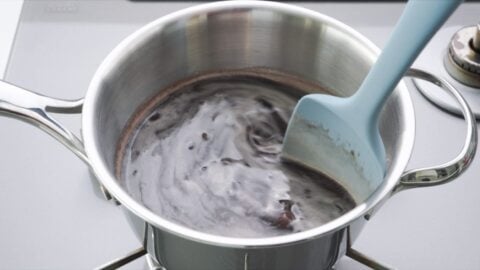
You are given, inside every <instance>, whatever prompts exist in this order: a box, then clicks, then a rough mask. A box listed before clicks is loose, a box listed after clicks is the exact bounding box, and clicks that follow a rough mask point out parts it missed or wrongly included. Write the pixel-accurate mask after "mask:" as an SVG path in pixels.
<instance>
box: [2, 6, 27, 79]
mask: <svg viewBox="0 0 480 270" xmlns="http://www.w3.org/2000/svg"><path fill="white" fill-rule="evenodd" d="M22 5H23V0H2V1H0V79H3V77H4V75H5V69H6V67H7V63H8V58H9V56H10V50H11V48H12V45H13V39H14V37H15V32H16V30H17V24H18V19H19V18H20V13H21V10H22Z"/></svg>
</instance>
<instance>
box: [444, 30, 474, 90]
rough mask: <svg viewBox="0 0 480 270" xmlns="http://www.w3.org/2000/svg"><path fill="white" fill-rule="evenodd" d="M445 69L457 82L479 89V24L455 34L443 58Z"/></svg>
mask: <svg viewBox="0 0 480 270" xmlns="http://www.w3.org/2000/svg"><path fill="white" fill-rule="evenodd" d="M445 68H446V69H447V71H448V73H449V74H450V75H451V76H452V77H453V78H455V79H456V80H457V81H459V82H461V83H463V84H466V85H469V86H472V87H475V88H480V24H477V25H474V26H468V27H465V28H462V29H460V30H459V31H458V32H456V33H455V35H454V36H453V38H452V39H451V40H450V44H449V47H448V53H447V55H446V57H445Z"/></svg>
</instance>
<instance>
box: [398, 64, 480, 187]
mask: <svg viewBox="0 0 480 270" xmlns="http://www.w3.org/2000/svg"><path fill="white" fill-rule="evenodd" d="M405 75H406V76H409V77H414V78H417V79H421V80H425V81H428V82H431V83H433V84H435V85H437V86H439V87H441V88H442V89H443V90H444V91H446V92H447V93H449V94H450V95H451V96H452V97H453V98H455V100H456V101H457V102H458V104H459V105H460V108H461V110H462V113H463V117H464V119H465V122H466V123H467V135H466V138H465V144H464V146H463V148H462V150H461V151H460V153H459V154H458V155H457V156H456V157H455V158H453V159H452V160H451V161H448V162H446V163H444V164H441V165H438V166H432V167H426V168H420V169H414V170H410V171H407V172H405V173H404V174H403V175H402V177H401V178H400V181H399V182H398V184H397V186H396V187H395V189H394V190H393V193H396V192H399V191H401V190H406V189H410V188H417V187H429V186H436V185H441V184H445V183H447V182H450V181H452V180H453V179H455V178H457V177H458V176H460V175H461V174H462V173H463V172H464V171H465V169H467V168H468V166H470V164H471V162H472V160H473V157H474V156H475V151H476V148H477V127H476V122H475V117H474V116H473V113H472V111H471V110H470V107H469V106H468V104H467V102H466V101H465V99H464V98H463V97H462V95H461V94H460V93H459V92H458V90H456V89H455V88H454V87H453V86H452V85H451V84H450V83H449V82H447V81H446V80H444V79H442V78H439V77H437V76H435V75H432V74H430V73H428V72H425V71H422V70H418V69H410V70H409V71H407V73H406V74H405Z"/></svg>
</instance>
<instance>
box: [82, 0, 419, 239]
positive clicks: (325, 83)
mask: <svg viewBox="0 0 480 270" xmlns="http://www.w3.org/2000/svg"><path fill="white" fill-rule="evenodd" d="M377 53H378V50H377V49H376V47H375V46H374V45H373V44H372V43H371V42H369V41H368V40H367V39H366V38H364V37H363V36H361V35H360V34H358V33H357V32H355V31H354V30H353V29H351V28H350V27H348V26H346V25H344V24H342V23H340V22H338V21H335V20H333V19H331V18H329V17H327V16H324V15H321V14H318V13H315V12H312V11H308V10H306V9H302V8H297V7H292V6H287V5H283V4H276V3H268V2H266V3H265V2H237V1H233V2H224V3H214V4H208V5H202V6H199V7H193V8H190V9H186V10H183V11H180V12H176V13H173V14H171V15H168V16H166V17H163V18H160V19H158V20H157V21H154V22H152V23H150V24H148V25H147V26H145V27H143V28H142V29H140V30H139V31H137V32H135V33H134V34H132V35H131V36H129V37H128V38H127V39H125V40H124V41H123V42H122V43H121V44H120V45H119V46H118V47H117V48H116V49H115V50H114V51H113V52H112V53H111V54H110V55H109V56H108V57H107V58H106V60H105V61H104V62H103V63H102V65H101V67H100V68H99V69H98V71H97V73H96V74H95V76H94V78H93V80H92V83H91V85H90V88H89V90H88V93H87V96H86V99H85V104H84V111H83V112H84V116H83V136H84V140H85V147H86V152H87V155H88V157H89V158H90V159H91V165H92V168H93V170H94V172H95V174H96V176H97V177H98V179H99V180H100V181H101V183H102V184H103V185H104V187H105V188H106V189H107V190H108V191H109V192H110V193H111V194H112V195H113V196H114V197H115V198H116V199H117V200H119V201H120V202H121V203H122V204H123V205H124V206H125V207H126V208H128V209H129V210H130V211H132V212H133V213H134V214H135V215H137V216H139V217H140V218H142V219H143V220H146V221H148V222H149V223H150V224H153V225H154V226H156V227H157V228H160V229H162V230H165V231H167V232H171V233H173V234H175V235H178V236H181V237H185V238H187V239H193V240H196V241H200V242H207V243H211V244H215V245H220V246H222V245H225V246H255V245H278V244H284V243H291V242H295V241H301V240H305V239H309V238H312V237H318V236H321V235H322V234H325V233H328V232H331V231H335V230H336V229H337V228H339V227H343V226H345V225H347V224H348V223H350V222H352V221H353V220H355V219H356V218H358V217H360V216H362V215H364V214H365V213H366V212H367V211H368V210H370V209H371V208H372V207H373V206H374V205H375V204H377V203H378V202H379V201H381V200H382V199H383V198H385V197H386V196H387V194H388V193H389V191H390V190H391V189H392V188H393V186H394V185H395V183H396V182H397V181H398V179H399V177H400V175H401V173H402V172H403V170H404V168H405V167H406V164H407V162H408V158H409V156H410V152H411V149H412V146H413V136H414V116H413V107H412V104H411V100H410V96H409V94H408V91H407V89H406V87H405V86H404V84H403V83H400V84H399V86H398V87H397V89H396V90H395V91H394V93H393V94H392V96H391V97H390V98H389V100H388V102H387V104H386V106H385V108H384V110H383V111H382V114H381V122H380V130H381V135H382V139H383V141H384V144H385V146H386V152H387V159H388V160H387V167H388V168H387V174H386V176H385V180H384V182H382V183H381V184H380V186H379V187H378V188H376V189H375V190H370V191H369V193H368V194H363V195H362V201H361V202H360V203H359V205H358V206H357V207H356V208H355V209H353V210H352V211H350V212H349V213H347V214H345V215H343V216H341V217H340V218H338V219H336V220H334V221H332V222H330V223H327V224H325V225H323V226H321V227H319V228H315V229H312V230H309V231H305V232H301V233H296V234H292V235H287V236H280V237H272V238H262V239H248V240H247V239H235V238H228V237H218V236H213V235H208V234H204V233H199V232H196V231H193V230H190V229H188V228H185V227H182V226H179V225H176V224H174V223H172V222H169V221H168V220H165V219H162V218H161V217H159V216H156V215H155V214H153V213H152V212H150V211H149V210H148V209H146V208H145V207H143V206H142V205H140V204H139V203H137V202H136V201H134V200H133V199H132V198H131V197H130V196H129V195H128V194H127V193H126V192H125V190H123V189H122V187H121V185H120V184H119V183H118V182H117V180H116V179H115V152H116V148H117V144H118V141H119V139H120V137H121V134H122V130H123V129H124V128H125V127H126V125H127V123H128V121H129V119H131V117H132V116H133V114H134V112H135V111H136V110H137V108H139V106H142V104H144V103H145V102H147V101H148V100H150V99H151V98H152V97H154V96H155V95H157V94H158V92H159V91H161V89H164V88H166V87H167V86H169V85H171V84H174V83H175V82H177V81H181V80H183V79H186V78H191V77H193V76H195V75H198V74H205V73H211V72H217V71H225V70H245V69H251V68H263V69H269V70H276V71H280V72H283V73H288V74H292V75H294V76H296V77H300V78H302V79H304V80H306V81H310V82H314V83H316V84H319V85H321V86H322V87H324V88H326V89H328V90H329V91H331V92H332V93H334V94H336V95H340V96H348V95H351V94H353V93H354V92H355V91H356V89H357V88H358V86H359V85H360V83H361V81H362V80H363V78H364V77H365V75H366V74H367V72H368V70H369V67H370V66H371V65H372V63H373V61H374V60H375V56H376V54H377ZM350 192H355V191H350Z"/></svg>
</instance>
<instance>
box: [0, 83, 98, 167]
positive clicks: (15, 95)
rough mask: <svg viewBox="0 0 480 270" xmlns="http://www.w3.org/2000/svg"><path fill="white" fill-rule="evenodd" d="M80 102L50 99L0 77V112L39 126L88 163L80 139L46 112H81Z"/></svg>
mask: <svg viewBox="0 0 480 270" xmlns="http://www.w3.org/2000/svg"><path fill="white" fill-rule="evenodd" d="M82 105H83V99H77V100H61V99H53V98H49V97H46V96H42V95H40V94H37V93H34V92H31V91H28V90H25V89H23V88H20V87H18V86H15V85H13V84H10V83H7V82H4V81H0V114H3V115H6V116H9V117H12V118H16V119H19V120H22V121H25V122H27V123H29V124H32V125H34V126H37V127H39V128H40V129H42V130H43V131H45V132H47V133H48V134H50V135H51V136H52V137H54V138H55V139H57V140H58V141H59V142H61V143H62V144H63V145H65V146H66V147H67V148H68V149H70V150H72V152H73V153H75V154H76V155H77V156H78V157H79V158H80V159H81V160H83V161H84V162H85V163H86V164H87V165H90V164H89V161H88V158H87V156H86V154H85V150H84V147H83V143H82V141H81V140H80V139H78V138H77V137H76V136H75V135H74V134H73V133H72V132H70V131H69V130H67V129H66V128H64V127H63V126H62V125H61V124H60V123H58V122H57V121H56V120H55V119H53V118H52V117H51V116H50V115H48V113H47V112H53V113H81V112H82Z"/></svg>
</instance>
